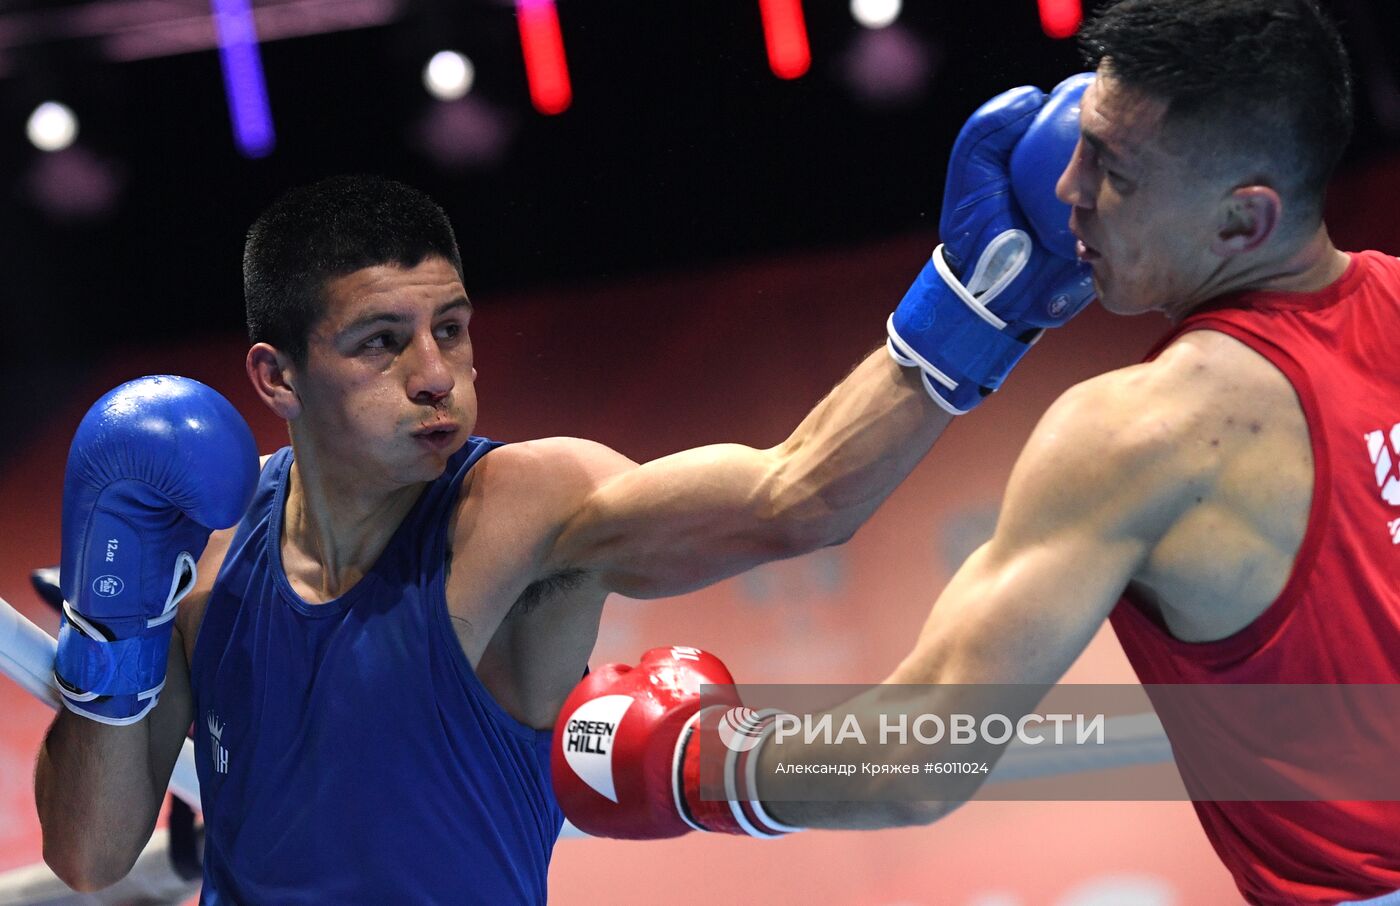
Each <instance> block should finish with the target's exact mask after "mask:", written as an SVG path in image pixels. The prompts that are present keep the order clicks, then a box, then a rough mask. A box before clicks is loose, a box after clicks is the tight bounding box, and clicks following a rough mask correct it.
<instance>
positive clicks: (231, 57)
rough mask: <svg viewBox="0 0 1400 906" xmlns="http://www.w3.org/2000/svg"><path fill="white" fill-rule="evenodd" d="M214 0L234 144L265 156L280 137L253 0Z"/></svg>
mask: <svg viewBox="0 0 1400 906" xmlns="http://www.w3.org/2000/svg"><path fill="white" fill-rule="evenodd" d="M211 2H212V4H213V9H214V30H215V33H216V34H217V36H218V40H219V64H220V65H221V66H222V68H223V71H224V93H225V94H226V95H227V96H228V111H229V117H230V119H231V120H232V121H233V140H234V143H235V144H237V145H238V152H239V153H240V154H242V155H243V156H244V157H252V158H257V157H266V156H267V155H269V154H271V153H272V148H273V145H274V144H276V141H277V137H276V135H275V134H274V133H273V131H272V110H271V108H270V106H269V105H268V101H267V83H266V81H264V79H263V68H262V56H261V55H260V54H259V52H258V30H257V26H256V25H255V24H254V22H253V7H252V4H251V2H250V0H211Z"/></svg>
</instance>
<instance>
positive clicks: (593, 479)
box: [549, 349, 951, 597]
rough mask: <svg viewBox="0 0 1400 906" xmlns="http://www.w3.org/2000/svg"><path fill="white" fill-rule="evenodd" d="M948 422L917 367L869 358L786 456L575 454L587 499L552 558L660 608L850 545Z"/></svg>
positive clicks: (770, 452) (745, 451) (782, 447)
mask: <svg viewBox="0 0 1400 906" xmlns="http://www.w3.org/2000/svg"><path fill="white" fill-rule="evenodd" d="M950 420H951V416H949V415H947V414H946V413H944V411H943V410H942V409H940V408H939V407H938V406H936V405H935V404H934V403H933V402H932V400H931V399H930V398H929V396H928V394H927V393H926V392H925V391H924V389H923V387H922V386H921V384H920V378H919V373H918V371H917V370H915V369H904V368H901V367H900V366H899V365H896V364H895V363H894V361H893V360H891V358H890V357H889V355H888V354H887V353H886V352H885V350H884V349H878V350H876V351H874V352H872V353H871V354H870V355H869V356H867V357H866V359H865V360H864V361H862V362H861V363H860V364H859V365H858V366H856V368H855V370H854V371H852V372H851V374H850V375H849V376H847V378H846V379H845V380H844V381H842V382H841V383H840V384H839V385H837V387H836V388H835V389H834V390H832V392H831V393H830V394H828V395H827V397H826V398H825V399H823V400H822V401H821V402H820V403H818V404H817V406H816V408H814V409H813V410H812V411H811V412H810V413H809V414H808V415H807V417H806V418H804V419H803V420H802V423H801V424H800V425H798V427H797V429H796V430H795V431H793V433H792V434H791V435H790V436H789V437H788V438H787V439H786V440H785V441H783V442H782V443H781V444H779V445H778V446H776V447H772V448H769V449H766V450H758V449H754V448H751V447H746V446H741V445H738V444H717V445H714V446H708V447H699V448H696V449H693V450H686V451H684V452H681V453H677V454H674V455H672V456H666V457H663V458H661V459H657V460H654V461H652V462H649V463H646V464H644V465H640V466H639V465H637V464H635V463H633V462H631V461H630V460H628V459H626V458H625V457H623V456H621V455H619V454H617V453H614V452H612V451H611V450H608V449H606V448H604V447H601V446H598V445H594V444H584V443H582V442H571V443H570V452H569V455H571V456H572V457H574V458H575V459H576V460H577V462H578V471H579V473H580V474H582V475H585V476H587V478H586V479H585V483H586V485H587V488H586V492H585V493H584V494H583V495H582V499H581V503H580V505H579V506H578V507H577V509H576V511H575V513H574V515H573V516H572V518H570V519H569V520H568V521H567V523H566V524H565V525H564V526H563V529H562V531H561V532H560V534H559V536H558V538H557V540H556V541H555V544H554V546H553V551H552V553H551V556H550V558H549V560H550V563H551V566H552V567H553V568H557V569H560V570H564V569H580V570H583V571H586V572H589V573H592V574H595V575H597V576H598V577H599V580H600V581H601V583H602V584H603V585H604V587H606V588H607V589H608V590H611V591H617V592H621V593H623V594H627V595H629V596H632V597H662V596H665V595H673V594H679V593H682V592H685V591H689V590H691V589H695V588H699V587H701V586H704V585H708V584H710V583H712V582H715V581H718V580H720V579H723V578H726V577H728V576H732V575H735V574H737V573H740V572H743V571H744V570H746V569H749V568H751V567H753V566H756V565H758V564H760V563H764V562H767V561H769V560H774V559H778V558H782V557H791V556H796V555H798V554H801V553H805V552H807V551H811V550H815V549H817V548H819V547H823V546H825V545H830V544H837V543H840V542H842V541H845V540H846V539H847V538H849V537H850V536H851V535H852V534H853V533H854V532H855V530H856V529H857V528H858V527H859V526H860V525H861V523H863V522H864V521H865V520H866V519H867V518H869V516H870V514H871V513H873V512H874V511H875V509H876V507H878V506H879V505H880V503H881V501H883V500H884V499H885V497H887V496H888V495H889V493H890V492H891V491H893V490H894V488H895V486H896V485H898V484H899V483H900V481H902V480H903V479H904V477H905V476H906V475H908V474H909V472H910V471H911V470H912V469H913V468H914V466H915V465H916V464H917V463H918V462H919V460H920V459H921V458H922V457H923V455H924V454H925V453H926V452H927V451H928V449H929V447H931V446H932V445H933V442H934V441H935V440H936V439H937V438H938V436H939V435H940V434H942V432H943V429H944V428H945V427H947V425H948V422H949V421H950Z"/></svg>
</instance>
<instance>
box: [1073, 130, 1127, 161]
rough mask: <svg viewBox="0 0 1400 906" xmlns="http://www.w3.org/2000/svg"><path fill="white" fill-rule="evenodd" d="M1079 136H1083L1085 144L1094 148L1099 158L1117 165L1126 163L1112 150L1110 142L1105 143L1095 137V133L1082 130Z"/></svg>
mask: <svg viewBox="0 0 1400 906" xmlns="http://www.w3.org/2000/svg"><path fill="white" fill-rule="evenodd" d="M1079 134H1080V135H1081V136H1083V138H1084V142H1085V144H1087V145H1088V146H1089V147H1090V148H1093V149H1094V153H1095V154H1097V155H1098V156H1099V157H1102V158H1106V159H1107V160H1109V161H1110V162H1111V163H1115V164H1121V163H1124V160H1123V158H1122V156H1121V155H1119V154H1118V153H1116V152H1115V151H1114V150H1113V149H1112V148H1110V147H1109V146H1108V142H1105V141H1104V140H1103V139H1102V138H1100V137H1099V136H1097V135H1095V134H1094V133H1093V132H1091V131H1089V130H1088V129H1082V128H1081V129H1080V130H1079Z"/></svg>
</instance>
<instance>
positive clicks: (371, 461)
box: [36, 177, 949, 904]
mask: <svg viewBox="0 0 1400 906" xmlns="http://www.w3.org/2000/svg"><path fill="white" fill-rule="evenodd" d="M244 284H245V295H246V302H247V316H248V327H249V334H250V337H251V339H252V343H253V345H252V347H251V348H250V350H249V352H248V355H247V360H246V370H247V374H248V377H249V379H250V380H251V382H252V384H253V386H254V389H255V391H256V393H257V395H258V396H259V398H260V399H261V401H262V402H263V403H264V404H265V405H266V406H267V407H268V408H269V409H270V410H271V411H272V412H274V413H275V414H276V415H277V416H278V417H280V418H282V419H284V420H285V421H286V422H287V424H288V428H289V432H290V435H291V446H290V447H289V448H286V449H283V450H281V451H279V452H277V453H274V454H273V455H271V456H270V457H267V458H266V460H265V462H264V464H263V467H262V471H261V476H260V479H259V481H258V483H257V489H256V493H255V495H254V498H253V502H252V504H251V505H250V506H249V508H248V509H247V510H246V513H245V516H244V518H243V519H242V520H241V522H239V523H238V524H237V525H236V526H235V527H233V528H230V529H226V530H221V531H217V532H214V533H213V534H212V535H209V536H208V543H207V547H205V548H204V550H203V554H202V556H199V558H198V569H197V577H196V578H195V580H194V581H193V583H192V588H191V590H190V591H189V592H188V594H187V595H185V596H184V597H183V599H182V600H179V602H178V611H177V614H176V616H175V618H174V631H173V633H171V638H172V643H171V645H170V653H169V657H168V659H167V666H166V673H165V677H164V684H163V686H162V687H161V688H160V689H158V690H156V693H155V694H158V701H157V703H156V705H155V706H154V709H153V710H150V713H149V715H144V713H143V715H142V717H141V719H139V720H136V722H134V723H130V724H129V725H127V726H108V725H105V724H103V723H101V722H98V721H96V720H87V719H84V717H83V716H81V715H78V714H74V713H70V712H65V713H63V714H61V715H60V716H59V718H58V719H57V720H56V721H55V723H54V726H53V729H52V730H51V731H50V734H49V737H48V739H47V741H46V744H45V747H44V749H43V751H42V752H41V754H40V766H39V771H38V773H37V780H36V784H37V789H38V795H39V800H40V815H41V818H42V819H43V822H44V833H45V852H46V854H47V855H48V857H49V861H50V864H51V865H52V866H53V867H54V868H55V870H56V871H57V872H58V873H59V875H60V876H61V877H62V878H63V879H64V880H65V881H67V882H68V883H69V884H71V885H72V886H74V887H76V888H78V889H93V888H96V887H101V886H104V885H106V884H110V883H112V882H114V881H115V880H116V879H118V878H120V877H121V876H122V875H123V874H125V873H126V872H127V871H128V870H129V869H130V866H131V865H132V863H133V862H134V860H135V859H136V856H137V855H138V854H139V853H140V851H141V848H142V846H143V845H144V843H145V841H146V840H147V838H148V837H149V835H150V832H151V829H152V827H153V826H154V823H155V820H156V816H157V813H158V810H159V806H160V803H161V799H162V795H163V793H164V789H165V784H166V780H167V778H168V777H169V775H170V771H171V768H172V766H173V764H174V761H175V758H176V756H177V754H178V752H179V748H180V745H181V742H182V741H183V739H184V738H185V736H186V734H187V732H188V731H189V729H190V727H191V724H193V727H194V738H195V742H196V753H197V758H198V770H199V775H200V783H201V789H202V797H203V806H204V810H205V820H206V828H205V831H206V836H205V848H206V858H205V888H204V901H205V902H206V903H226V902H227V903H276V904H284V903H367V904H368V903H373V904H382V903H390V902H392V903H454V904H459V903H491V904H502V903H542V902H544V901H545V898H546V893H547V891H546V879H547V869H548V864H549V855H550V850H551V848H552V846H553V844H554V841H555V838H556V836H557V834H558V832H559V828H560V824H561V820H562V819H561V816H560V812H559V809H558V806H557V805H556V803H555V800H554V795H553V790H552V788H551V784H550V777H549V773H548V757H547V753H548V749H547V742H546V740H547V739H548V735H549V730H550V728H551V727H552V725H553V723H554V720H555V717H556V715H557V714H558V711H559V708H560V706H561V705H562V703H563V701H564V699H565V697H566V696H567V695H568V694H569V691H570V690H571V689H572V688H573V686H574V684H575V683H577V682H578V680H579V677H580V676H582V675H583V674H584V673H585V672H586V670H587V667H588V657H589V654H590V652H591V651H592V648H593V644H594V640H595V639H596V637H597V633H598V625H599V621H600V619H601V616H602V609H603V602H604V599H605V598H606V597H607V596H608V595H609V594H610V593H613V592H618V593H621V594H625V595H628V596H630V597H633V598H654V597H662V596H667V595H674V594H679V593H681V592H685V591H689V590H692V589H696V588H699V587H702V586H704V585H708V584H710V583H712V582H715V581H718V580H719V579H722V578H725V577H728V576H731V575H734V574H736V573H738V572H741V571H743V570H745V569H748V568H750V567H752V566H755V565H758V564H760V563H764V562H767V561H769V560H773V559H777V558H781V557H790V556H795V555H797V554H800V553H803V552H806V551H811V550H814V549H816V548H818V547H821V546H824V545H829V544H836V543H840V542H841V541H844V540H845V539H846V538H848V537H849V536H850V535H851V533H852V532H854V531H855V530H856V528H857V527H858V526H859V525H860V524H861V523H862V522H863V521H864V520H865V519H866V518H867V517H868V516H869V515H870V514H871V513H872V512H873V511H874V509H875V508H876V507H877V506H878V505H879V504H880V502H881V501H882V500H884V498H885V497H886V496H887V495H888V494H889V493H890V492H891V491H892V490H893V489H894V487H895V486H896V485H897V484H898V483H899V482H900V481H901V480H902V479H903V478H904V476H905V475H907V474H908V472H909V471H910V469H912V468H913V467H914V465H915V464H916V463H918V461H919V460H920V459H921V458H922V456H923V454H924V453H925V452H926V451H927V450H928V449H929V447H930V445H931V444H932V443H933V441H934V440H935V439H936V438H937V437H938V435H939V434H940V433H941V432H942V430H943V428H944V426H945V425H946V424H947V423H948V421H949V416H948V415H947V414H945V413H944V410H943V409H942V408H940V407H939V406H938V405H937V404H935V403H934V402H933V400H932V399H931V398H930V396H929V395H928V393H926V392H925V389H924V387H923V384H922V381H921V378H920V375H919V371H918V369H916V368H910V369H905V368H904V367H902V366H901V365H899V364H897V363H896V362H895V361H894V360H892V358H891V357H890V356H889V355H888V354H886V351H885V350H884V349H877V350H876V351H875V352H873V353H872V354H871V355H870V356H869V357H867V358H866V359H865V360H864V361H863V362H862V363H861V364H860V365H858V366H857V367H856V369H855V370H854V371H853V372H852V373H851V374H850V375H849V376H848V377H847V378H846V379H845V380H844V381H843V382H842V383H841V384H840V385H839V386H838V387H837V388H836V389H835V390H834V391H833V392H832V393H831V394H830V395H828V396H827V398H826V399H824V400H823V401H822V402H821V403H820V404H818V406H817V407H816V408H815V409H814V410H813V411H812V413H811V414H810V415H808V417H807V418H806V419H804V420H803V421H802V423H801V424H800V425H799V426H798V427H797V429H796V430H795V431H794V432H793V434H792V435H791V436H790V437H789V438H788V439H787V440H786V441H785V442H784V443H782V444H780V445H778V446H776V447H773V448H770V449H765V450H760V449H754V448H750V447H746V446H741V445H737V444H727V445H719V446H712V447H704V448H700V449H697V450H691V451H687V452H683V453H678V454H675V455H672V456H668V457H665V458H662V459H658V460H655V461H653V462H650V463H647V464H645V465H638V464H637V463H635V462H633V461H631V460H629V459H628V458H626V457H624V456H622V455H620V454H618V453H616V452H614V451H612V450H610V449H608V448H607V447H604V446H602V445H600V444H596V443H592V442H589V441H585V440H579V439H576V438H548V439H543V440H533V441H527V442H521V443H512V444H506V445H501V446H497V445H495V444H493V443H492V442H491V441H487V440H483V439H481V438H477V437H474V436H472V431H473V428H474V426H475V423H476V414H477V401H476V391H475V384H474V380H475V377H476V370H475V368H474V367H473V365H474V359H473V353H472V346H471V342H470V339H469V337H468V333H467V325H468V321H469V318H470V316H471V305H470V303H469V302H468V300H467V296H466V292H465V290H464V288H463V282H462V265H461V257H460V254H459V252H458V249H457V246H456V240H455V238H454V237H453V234H452V229H451V226H450V224H449V223H448V221H447V218H446V216H445V215H444V214H443V213H442V211H441V210H440V209H439V208H437V206H436V205H434V204H433V203H432V202H431V201H430V200H429V199H427V198H426V197H425V196H423V195H422V194H421V193H419V192H417V191H415V190H413V189H410V188H408V187H406V186H403V185H400V184H398V183H394V182H391V181H388V180H383V179H377V178H369V177H351V178H336V179H331V180H327V181H325V182H322V183H319V184H316V185H313V186H309V187H306V188H303V189H300V190H296V191H293V192H291V193H289V194H288V195H286V196H284V197H283V198H282V199H281V200H279V201H278V202H277V203H276V204H274V205H273V206H272V207H271V208H270V209H269V210H268V211H266V212H265V213H264V214H263V215H262V216H261V217H260V218H259V219H258V221H257V222H256V223H255V224H254V226H253V228H252V230H251V232H250V233H249V238H248V244H247V248H246V251H245V260H244ZM887 309H888V306H887V305H886V304H885V303H884V302H879V303H876V304H875V306H874V307H873V308H872V314H871V318H872V321H871V323H872V346H873V345H874V341H875V338H876V337H877V336H878V335H879V327H880V324H881V323H882V320H883V312H884V311H886V310H887ZM717 367H720V366H717ZM696 377H697V378H699V379H700V380H703V379H704V375H703V374H699V375H696ZM598 392H599V393H605V392H606V388H602V387H600V388H598ZM137 421H138V422H139V419H138V420H137ZM159 465H160V464H159V462H156V463H154V464H153V466H152V467H153V468H158V467H159ZM143 506H145V504H143ZM162 517H163V511H162V510H160V509H159V507H155V509H153V510H151V511H150V512H145V513H143V514H142V518H143V519H145V521H146V522H151V523H159V522H160V521H161V518H162ZM195 547H196V548H197V547H198V546H195ZM181 562H183V561H181ZM168 574H169V573H168V572H167V575H168ZM177 575H178V574H177ZM182 589H183V586H182ZM181 593H182V594H183V590H182V591H181ZM159 608H160V602H156V610H155V612H160V609H159ZM735 632H736V633H742V632H743V627H742V626H736V627H735ZM142 644H154V643H144V642H143V643H142ZM143 650H144V649H143ZM142 688H145V687H142ZM143 694H147V693H143ZM140 701H146V699H144V698H143V699H140Z"/></svg>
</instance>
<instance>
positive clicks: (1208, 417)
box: [1047, 330, 1313, 641]
mask: <svg viewBox="0 0 1400 906" xmlns="http://www.w3.org/2000/svg"><path fill="white" fill-rule="evenodd" d="M1062 403H1063V404H1065V410H1064V413H1063V415H1064V417H1065V419H1066V420H1067V422H1069V423H1071V424H1075V425H1079V426H1085V425H1091V426H1095V428H1094V430H1097V431H1099V432H1102V433H1103V434H1104V436H1105V437H1106V438H1107V444H1108V449H1107V450H1106V451H1105V455H1106V458H1107V459H1108V461H1109V462H1110V463H1115V464H1116V466H1114V467H1112V471H1113V474H1112V479H1113V480H1116V481H1118V482H1120V483H1121V488H1122V489H1123V490H1122V492H1121V493H1122V494H1124V495H1125V496H1124V503H1125V505H1126V506H1127V508H1128V509H1131V510H1133V511H1135V512H1136V513H1137V514H1138V516H1139V518H1140V519H1141V522H1140V524H1139V527H1140V528H1142V529H1145V530H1146V531H1147V533H1148V537H1147V538H1146V540H1147V541H1148V542H1149V546H1148V550H1147V554H1146V556H1145V558H1144V560H1143V562H1142V565H1141V567H1140V568H1139V570H1138V571H1137V574H1136V575H1135V576H1134V581H1135V584H1136V585H1137V586H1139V587H1140V588H1141V589H1143V590H1144V591H1146V592H1148V593H1149V594H1148V597H1150V598H1151V599H1153V600H1154V601H1155V602H1156V604H1157V606H1158V607H1159V608H1160V610H1161V612H1162V616H1163V618H1164V620H1165V621H1166V622H1167V624H1168V626H1169V628H1170V629H1171V630H1172V632H1173V634H1175V635H1176V636H1177V637H1178V638H1182V639H1187V640H1196V641H1204V640H1209V639H1212V638H1223V637H1225V636H1227V635H1230V634H1232V633H1234V632H1236V631H1238V630H1239V629H1241V628H1243V627H1244V626H1246V625H1248V624H1249V623H1250V622H1252V620H1253V619H1254V618H1255V617H1256V616H1258V614H1259V613H1261V612H1262V611H1263V610H1264V609H1265V608H1266V607H1267V606H1268V605H1269V604H1270V603H1271V602H1272V601H1273V600H1274V599H1275V598H1276V597H1277V596H1278V594H1279V593H1280V592H1281V591H1282V589H1283V586H1284V584H1285V583H1286V581H1287V578H1288V575H1289V573H1290V571H1291V568H1292V564H1293V559H1294V557H1295V555H1296V554H1297V551H1298V549H1299V547H1300V546H1301V544H1302V539H1303V535H1304V533H1305V531H1306V529H1307V521H1308V512H1309V506H1310V503H1311V499H1312V488H1313V458H1312V448H1311V444H1310V442H1309V436H1308V426H1307V421H1306V418H1305V417H1304V414H1303V410H1302V407H1301V405H1300V404H1299V402H1298V397H1297V395H1296V394H1295V392H1294V390H1293V387H1292V385H1291V384H1290V383H1289V381H1288V379H1287V378H1286V377H1285V376H1284V375H1283V373H1282V372H1280V371H1279V370H1278V369H1277V368H1275V367H1274V366H1273V365H1272V364H1271V363H1270V362H1269V361H1268V360H1267V359H1265V358H1264V357H1263V356H1261V355H1259V354H1258V353H1256V352H1255V351H1254V350H1252V349H1250V348H1249V347H1248V346H1247V345H1245V344H1244V343H1241V342H1240V341H1238V340H1236V339H1234V338H1232V337H1229V336H1226V335H1225V334H1222V333H1219V332H1216V331H1211V330H1197V331H1192V332H1189V333H1186V334H1183V335H1182V336H1181V337H1179V338H1178V339H1177V340H1176V341H1174V342H1173V343H1172V344H1171V345H1170V346H1168V347H1167V348H1166V349H1165V350H1163V352H1162V353H1161V354H1160V355H1159V356H1158V357H1157V358H1156V359H1155V360H1153V361H1151V362H1147V363H1144V364H1142V365H1137V366H1134V367H1132V368H1127V369H1123V370H1121V371H1116V372H1112V373H1110V374H1108V375H1104V376H1102V377H1100V378H1096V379H1094V380H1092V381H1089V382H1086V383H1085V384H1083V385H1080V386H1079V387H1077V388H1075V389H1074V390H1072V391H1071V392H1070V393H1069V394H1066V397H1065V398H1064V399H1063V400H1062ZM1057 408H1059V407H1058V406H1057ZM1047 418H1049V416H1047ZM1143 517H1145V518H1143Z"/></svg>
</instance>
